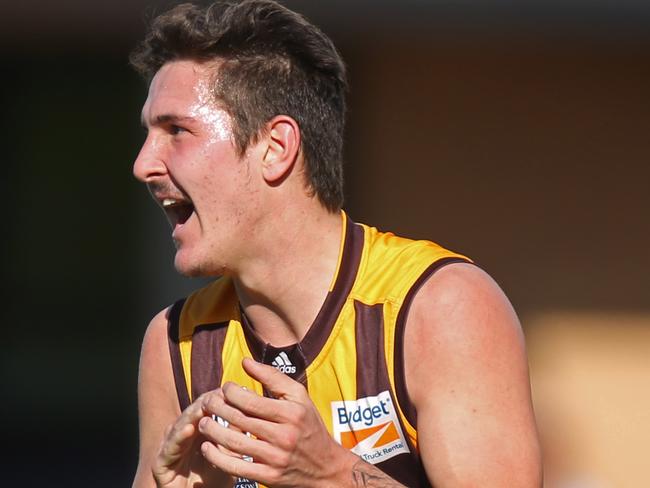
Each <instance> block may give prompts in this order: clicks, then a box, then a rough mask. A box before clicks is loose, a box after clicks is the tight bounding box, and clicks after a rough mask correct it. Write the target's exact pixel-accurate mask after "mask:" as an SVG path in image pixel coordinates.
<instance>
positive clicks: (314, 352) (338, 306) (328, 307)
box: [240, 211, 364, 376]
mask: <svg viewBox="0 0 650 488" xmlns="http://www.w3.org/2000/svg"><path fill="white" fill-rule="evenodd" d="M341 216H342V219H343V228H344V229H343V234H344V237H343V239H341V250H340V252H339V261H338V263H337V268H336V275H335V279H334V282H333V286H332V287H331V290H330V291H329V292H328V293H327V296H326V297H325V301H324V302H323V304H322V306H321V308H320V310H319V312H318V314H317V315H316V318H315V319H314V321H313V322H312V324H311V325H310V327H309V329H308V330H307V333H306V334H305V336H304V337H303V339H302V340H301V341H300V342H298V343H295V344H289V345H287V346H285V347H279V348H278V347H274V346H272V345H271V344H268V343H266V342H265V341H263V340H262V339H261V338H260V337H259V336H258V335H257V333H256V332H255V329H254V328H253V326H252V324H251V323H250V321H249V320H248V317H247V316H246V314H245V313H244V311H243V309H242V308H241V305H240V314H241V319H242V320H241V324H242V329H243V332H244V337H245V339H246V343H247V345H248V348H249V349H250V351H251V354H252V356H253V359H255V360H256V361H258V362H263V363H268V364H271V363H270V361H272V360H273V359H274V357H275V355H276V354H277V352H278V351H280V350H286V351H290V350H291V351H294V354H295V352H296V350H297V353H298V354H299V355H300V356H302V358H303V360H304V363H305V364H304V367H307V366H308V365H309V364H310V363H311V362H312V361H313V360H314V359H315V358H316V356H318V353H319V352H320V350H321V349H322V348H323V346H324V345H325V342H327V339H328V337H329V336H330V334H331V332H332V329H333V328H334V325H335V323H336V320H337V318H338V316H339V314H340V313H341V310H342V309H343V305H344V304H345V301H346V299H347V297H348V295H349V294H350V291H351V290H352V287H353V285H354V282H355V280H356V277H357V272H358V270H359V264H360V262H361V255H362V252H363V245H364V230H363V227H362V226H361V225H359V224H356V223H355V222H353V221H352V220H351V219H350V218H349V217H348V215H347V214H346V213H345V212H343V211H341ZM271 356H273V357H271ZM301 362H302V361H301ZM299 376H302V375H299Z"/></svg>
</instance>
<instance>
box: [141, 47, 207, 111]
mask: <svg viewBox="0 0 650 488" xmlns="http://www.w3.org/2000/svg"><path fill="white" fill-rule="evenodd" d="M213 73H214V71H213V69H212V67H211V66H208V65H206V64H204V63H197V62H196V61H191V60H178V61H171V62H169V63H166V64H164V65H163V66H162V67H161V68H160V69H159V70H158V72H157V73H156V75H155V76H154V77H153V79H152V80H151V84H150V85H149V94H148V96H147V100H146V102H145V104H144V107H143V109H142V115H143V118H144V119H145V120H147V119H150V118H153V117H155V116H156V115H157V114H159V113H162V112H165V113H166V112H170V111H172V112H182V111H185V110H188V109H190V107H191V106H194V105H196V104H201V105H204V104H206V103H208V102H210V101H212V100H213V96H212V90H211V85H212V83H211V79H212V75H213Z"/></svg>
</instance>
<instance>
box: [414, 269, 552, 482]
mask: <svg viewBox="0 0 650 488" xmlns="http://www.w3.org/2000/svg"><path fill="white" fill-rule="evenodd" d="M405 334H406V337H405V339H406V340H405V355H404V356H405V358H406V360H405V371H406V384H407V389H408V391H409V395H410V397H411V399H412V401H413V403H414V405H415V407H416V410H417V419H418V420H417V430H418V446H419V449H420V452H421V455H422V459H423V463H424V466H425V469H426V471H427V474H428V476H429V478H430V479H431V481H432V482H433V483H434V484H435V486H440V487H443V488H444V487H454V486H474V485H475V484H480V485H481V486H486V487H489V486H495V487H496V486H512V487H518V486H521V487H534V486H539V485H540V483H541V481H540V467H539V464H540V461H539V447H538V441H537V433H536V427H535V420H534V414H533V409H532V404H531V397H530V384H529V377H528V365H527V360H526V353H525V347H524V341H523V334H522V332H521V327H520V326H519V321H518V319H517V316H516V314H515V313H514V310H513V309H512V307H511V306H510V303H509V302H508V300H507V298H506V297H505V295H504V294H503V292H501V290H500V289H499V287H498V286H497V285H496V283H494V281H492V279H491V278H490V277H489V276H488V275H487V274H486V273H484V272H483V271H481V270H480V269H479V268H477V267H474V266H472V265H467V264H460V265H451V266H447V267H446V268H442V269H441V270H439V271H438V272H437V273H436V274H434V275H433V276H432V277H431V278H430V279H429V281H428V282H427V283H425V285H424V286H423V288H422V289H421V290H420V291H419V292H418V294H417V295H416V298H415V300H414V302H413V306H412V308H411V312H410V313H409V318H408V321H407V325H406V332H405Z"/></svg>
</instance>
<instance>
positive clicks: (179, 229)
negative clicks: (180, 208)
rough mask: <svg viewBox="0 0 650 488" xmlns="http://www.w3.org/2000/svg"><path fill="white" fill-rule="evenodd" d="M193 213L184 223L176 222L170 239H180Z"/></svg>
mask: <svg viewBox="0 0 650 488" xmlns="http://www.w3.org/2000/svg"><path fill="white" fill-rule="evenodd" d="M194 214H195V212H194V211H192V213H191V214H190V216H189V217H188V218H187V220H186V221H185V222H183V223H182V224H181V223H180V222H177V223H176V225H174V230H173V232H172V237H173V238H174V239H178V238H179V237H180V235H179V234H180V233H181V232H182V231H183V229H184V228H185V227H186V226H187V224H188V223H189V222H190V220H191V219H192V218H193V217H194Z"/></svg>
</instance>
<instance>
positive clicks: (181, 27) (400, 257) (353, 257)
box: [132, 0, 541, 488]
mask: <svg viewBox="0 0 650 488" xmlns="http://www.w3.org/2000/svg"><path fill="white" fill-rule="evenodd" d="M132 62H133V64H134V65H135V66H136V67H137V68H138V69H139V70H140V71H141V72H142V73H143V74H144V75H145V76H146V77H147V78H148V79H149V80H150V88H149V95H148V98H147V101H146V103H145V105H144V108H143V110H142V119H143V124H144V125H145V127H146V128H147V130H148V135H147V138H146V141H145V142H144V145H143V147H142V150H141V152H140V154H139V155H138V158H137V160H136V161H135V164H134V173H135V175H136V176H137V178H138V179H140V180H141V181H143V182H145V183H146V184H147V186H148V187H149V190H150V192H151V194H152V196H153V197H154V199H155V200H156V201H157V202H158V203H159V204H160V205H161V207H162V209H163V210H164V212H165V213H166V215H167V218H168V219H169V221H170V223H171V226H172V237H173V239H174V242H175V244H176V248H177V250H176V256H175V266H176V268H177V269H178V271H179V272H181V273H183V274H186V275H190V276H222V278H220V279H218V280H216V281H215V282H214V283H212V284H210V285H208V286H207V287H205V288H203V289H201V290H199V291H197V292H196V293H194V294H192V295H191V296H190V297H188V298H187V299H184V300H181V301H179V302H177V303H176V304H175V305H174V306H172V307H170V308H169V309H166V310H164V311H162V312H161V313H160V314H158V315H157V316H156V317H154V319H153V320H152V322H151V324H150V325H149V328H148V329H147V332H146V335H145V338H144V342H143V347H142V356H141V365H140V379H139V411H140V438H141V441H140V442H141V445H140V461H139V466H138V471H137V474H136V477H135V481H134V486H135V487H149V486H159V487H170V488H172V487H198V486H205V487H212V486H215V487H222V486H223V487H226V486H227V487H232V486H237V487H249V486H300V487H305V486H306V487H312V486H313V487H317V486H324V487H325V486H328V487H359V486H409V487H415V486H432V485H435V486H436V487H457V486H481V487H534V486H539V484H540V477H541V475H540V461H539V449H538V443H537V436H536V430H535V423H534V417H533V412H532V407H531V402H530V387H529V381H528V371H527V364H526V357H525V352H524V344H523V339H522V335H521V331H520V327H519V324H518V321H517V318H516V315H515V314H514V312H513V310H512V308H511V306H510V305H509V303H508V301H507V299H506V298H505V297H504V295H503V293H502V292H501V291H500V290H499V288H498V287H497V285H496V284H495V283H494V282H493V281H492V280H491V279H490V278H489V277H488V276H487V275H486V274H485V273H484V272H483V271H481V270H480V269H479V268H477V267H476V266H474V265H473V264H471V262H470V261H469V259H467V258H465V257H463V256H461V255H458V254H455V253H453V252H450V251H447V250H445V249H442V248H441V247H439V246H437V245H435V244H433V243H430V242H425V241H410V240H408V239H402V238H398V237H395V236H393V235H392V234H383V233H380V232H378V231H377V230H376V229H373V228H370V227H367V226H364V225H360V224H355V223H354V222H352V221H351V220H350V219H349V218H348V217H347V215H346V214H345V213H343V212H342V211H341V205H342V169H341V158H342V140H343V126H344V115H345V91H346V79H345V70H344V66H343V63H342V61H341V59H340V57H339V55H338V53H337V52H336V50H335V48H334V46H333V45H332V43H331V41H330V40H329V39H328V38H327V37H326V36H325V35H323V34H322V33H321V32H320V31H319V30H318V29H317V28H315V27H314V26H313V25H311V24H309V23H308V22H307V21H306V20H304V19H303V18H302V17H300V16H299V15H297V14H295V13H293V12H291V11H289V10H287V9H285V8H284V7H282V6H280V5H278V4H276V3H274V2H271V1H267V0H251V1H244V2H241V3H226V4H215V5H213V6H211V7H208V8H198V7H195V6H192V5H182V6H179V7H176V8H174V9H172V10H171V11H170V12H168V13H166V14H163V15H161V16H160V17H158V18H157V19H156V20H155V21H154V23H153V25H152V29H151V32H150V33H149V35H148V36H147V38H146V40H145V41H144V43H143V44H142V46H141V47H140V48H139V49H138V50H137V51H136V52H135V53H134V55H133V56H132Z"/></svg>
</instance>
